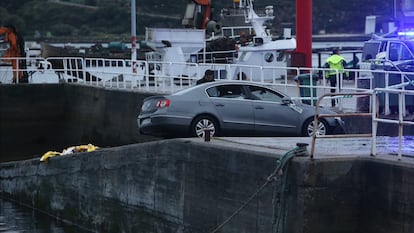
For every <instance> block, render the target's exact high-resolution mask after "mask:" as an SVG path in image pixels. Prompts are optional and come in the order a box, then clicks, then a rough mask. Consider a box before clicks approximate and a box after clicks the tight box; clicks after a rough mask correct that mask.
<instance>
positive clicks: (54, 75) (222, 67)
mask: <svg viewBox="0 0 414 233" xmlns="http://www.w3.org/2000/svg"><path fill="white" fill-rule="evenodd" d="M15 59H16V60H19V61H21V60H22V59H21V58H15ZM24 60H25V61H26V64H27V67H26V69H22V68H20V67H17V68H16V69H15V70H13V68H12V67H11V66H1V67H0V68H1V69H0V82H2V83H11V82H12V78H13V72H14V73H19V72H21V71H25V72H27V73H28V75H29V82H30V83H51V82H77V83H81V84H85V85H94V86H102V87H105V88H120V89H131V90H137V91H139V90H144V91H156V92H158V91H162V92H172V91H176V90H178V89H181V88H186V87H188V86H191V85H195V82H196V80H197V79H200V78H202V77H203V75H204V72H205V70H207V69H211V70H214V71H215V77H216V79H231V80H236V79H238V80H247V81H252V82H258V83H264V84H266V85H270V86H273V87H274V88H276V89H279V90H281V91H283V92H285V93H288V94H289V95H290V96H292V98H293V99H297V100H299V101H302V102H306V103H310V104H311V105H315V103H316V100H317V99H318V98H319V97H320V96H322V95H323V94H326V93H330V92H331V91H332V92H336V93H342V92H353V93H356V92H364V91H366V90H373V89H375V88H393V87H398V88H400V89H402V90H412V89H414V88H413V87H412V85H408V86H405V85H404V83H406V82H407V81H410V79H411V80H412V79H414V73H413V72H400V71H397V70H391V71H390V70H379V69H378V70H377V69H347V70H346V72H344V73H342V72H336V76H335V78H336V79H337V83H338V85H337V86H335V87H331V86H330V85H329V79H327V76H326V74H327V72H328V71H331V70H330V69H328V68H304V67H270V66H252V65H240V64H220V63H186V62H161V61H145V60H137V61H131V60H123V59H102V58H81V57H63V58H62V57H61V58H59V57H53V58H52V57H51V58H48V59H43V58H30V59H24ZM19 64H20V62H19ZM347 72H353V73H354V75H353V78H352V79H349V78H347V75H346V73H347ZM45 74H48V75H45ZM306 74H309V77H308V78H309V80H308V82H307V83H301V82H299V81H298V77H299V76H302V75H306ZM407 77H408V79H407ZM39 78H40V79H39ZM399 85H400V86H399ZM378 96H379V111H380V112H381V114H384V115H390V114H392V113H393V112H396V111H397V109H398V103H397V100H396V97H395V95H392V94H390V93H382V94H379V95H378ZM329 98H331V99H332V98H334V99H336V101H337V102H338V109H339V110H344V109H346V108H348V107H349V106H351V108H353V109H357V110H358V111H366V110H367V109H369V108H370V107H371V106H370V105H371V104H372V102H371V101H370V99H371V97H360V98H357V100H356V101H351V100H350V99H349V98H345V97H343V96H331V97H329ZM329 98H325V99H326V101H325V102H324V103H323V104H324V105H325V106H329V105H330V104H329V101H328V99H329ZM350 102H352V103H350ZM403 102H405V103H406V104H405V106H406V108H404V109H403V112H402V114H403V116H406V115H407V114H410V113H413V112H414V100H413V99H411V98H404V99H403Z"/></svg>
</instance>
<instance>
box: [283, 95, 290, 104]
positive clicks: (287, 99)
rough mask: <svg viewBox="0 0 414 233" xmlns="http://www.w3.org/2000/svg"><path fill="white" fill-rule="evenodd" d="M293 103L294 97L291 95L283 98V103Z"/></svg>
mask: <svg viewBox="0 0 414 233" xmlns="http://www.w3.org/2000/svg"><path fill="white" fill-rule="evenodd" d="M291 103H292V99H291V98H290V97H288V96H285V97H283V98H282V104H283V105H289V104H291Z"/></svg>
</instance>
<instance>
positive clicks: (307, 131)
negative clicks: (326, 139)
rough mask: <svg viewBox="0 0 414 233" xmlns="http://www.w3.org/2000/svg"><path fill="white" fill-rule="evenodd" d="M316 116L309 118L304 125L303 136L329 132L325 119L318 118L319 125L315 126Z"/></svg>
mask: <svg viewBox="0 0 414 233" xmlns="http://www.w3.org/2000/svg"><path fill="white" fill-rule="evenodd" d="M314 123H315V122H314V118H309V119H308V120H306V122H305V124H304V125H303V131H302V136H305V137H312V136H313V135H314V134H315V133H316V135H327V134H328V123H326V121H324V120H323V119H321V120H318V125H317V126H316V127H315V124H314Z"/></svg>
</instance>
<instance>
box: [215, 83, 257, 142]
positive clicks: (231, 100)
mask: <svg viewBox="0 0 414 233" xmlns="http://www.w3.org/2000/svg"><path fill="white" fill-rule="evenodd" d="M207 93H208V94H209V96H210V99H211V101H212V102H213V103H214V106H215V108H216V111H217V113H218V114H219V116H220V121H221V122H222V126H221V130H222V132H223V133H224V134H227V135H237V134H248V133H249V132H253V130H254V117H253V107H252V104H251V101H250V100H247V99H246V94H245V90H244V89H243V85H240V84H226V85H224V84H223V85H218V86H214V87H211V88H209V89H208V90H207Z"/></svg>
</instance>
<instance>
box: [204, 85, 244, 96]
mask: <svg viewBox="0 0 414 233" xmlns="http://www.w3.org/2000/svg"><path fill="white" fill-rule="evenodd" d="M207 94H208V95H209V96H210V97H219V98H227V99H244V98H245V96H246V95H245V94H244V90H243V87H242V86H241V85H222V86H216V87H211V88H209V89H207Z"/></svg>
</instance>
